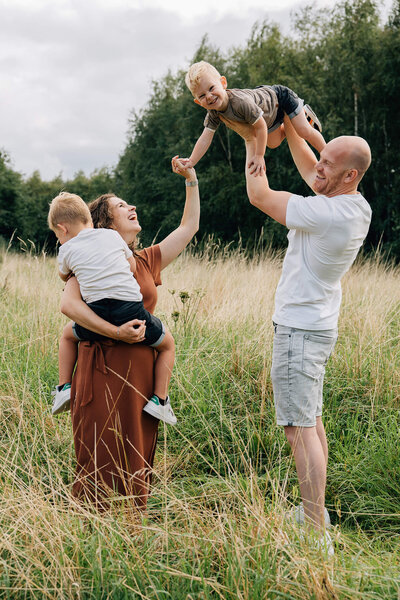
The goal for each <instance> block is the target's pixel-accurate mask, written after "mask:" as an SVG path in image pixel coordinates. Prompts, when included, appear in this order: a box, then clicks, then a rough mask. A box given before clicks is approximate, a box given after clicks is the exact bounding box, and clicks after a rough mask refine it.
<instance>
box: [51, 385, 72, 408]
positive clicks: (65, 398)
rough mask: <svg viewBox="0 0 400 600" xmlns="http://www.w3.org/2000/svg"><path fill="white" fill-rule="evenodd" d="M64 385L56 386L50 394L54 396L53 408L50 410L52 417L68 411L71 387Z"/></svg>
mask: <svg viewBox="0 0 400 600" xmlns="http://www.w3.org/2000/svg"><path fill="white" fill-rule="evenodd" d="M66 385H67V387H66ZM66 385H56V389H55V390H54V391H53V392H51V395H52V396H54V401H53V407H52V409H51V413H52V414H53V415H58V414H60V413H62V412H66V411H67V410H69V409H70V404H71V386H70V385H69V384H66Z"/></svg>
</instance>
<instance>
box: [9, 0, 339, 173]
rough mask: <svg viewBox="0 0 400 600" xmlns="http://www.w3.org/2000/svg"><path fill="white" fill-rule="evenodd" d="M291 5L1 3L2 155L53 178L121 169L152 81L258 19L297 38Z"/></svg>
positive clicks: (239, 37)
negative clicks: (132, 117) (134, 115)
mask: <svg viewBox="0 0 400 600" xmlns="http://www.w3.org/2000/svg"><path fill="white" fill-rule="evenodd" d="M299 1H300V0H299ZM302 1H303V0H302ZM291 2H293V0H280V3H279V11H278V12H277V11H276V10H275V11H271V10H268V8H267V7H268V6H270V5H271V4H272V6H276V3H275V2H273V3H270V1H269V0H250V2H248V3H247V7H248V8H247V10H244V9H243V2H242V1H240V2H239V0H230V2H229V1H225V0H220V1H219V2H218V11H217V12H216V11H215V10H214V5H215V3H213V2H212V1H211V0H202V1H201V2H199V1H198V0H197V1H196V2H194V1H191V0H190V1H187V2H185V3H182V2H179V3H178V2H177V1H175V0H168V2H165V0H152V1H151V2H148V1H144V0H112V2H111V0H84V1H81V0H52V1H50V0H0V8H1V20H0V57H1V59H0V88H1V90H2V94H1V103H2V105H1V110H0V131H1V142H0V143H1V146H2V147H3V148H4V149H5V150H7V151H8V152H9V153H10V154H11V157H12V159H13V163H14V168H15V169H17V170H19V171H21V172H23V173H25V174H28V175H29V174H30V173H31V172H32V171H33V170H35V169H38V170H39V171H40V173H41V175H42V177H44V178H46V179H48V178H51V177H53V176H55V175H58V174H59V173H60V171H62V173H63V175H64V176H65V177H70V176H72V175H73V174H74V173H75V172H76V171H78V170H80V169H83V170H84V171H85V172H86V173H90V172H92V171H93V170H94V169H95V168H100V167H102V166H104V165H107V166H111V165H113V164H115V163H116V162H117V160H118V155H119V153H120V152H122V150H123V148H124V144H125V142H126V131H127V128H128V118H129V114H130V111H131V110H132V109H135V110H136V111H138V110H139V109H141V108H142V107H143V106H144V105H145V103H146V101H147V99H148V97H149V94H150V92H151V81H152V80H157V79H159V78H160V77H161V76H163V75H164V74H166V72H167V70H168V69H172V71H174V72H176V70H178V69H180V68H186V67H187V66H188V64H189V61H190V59H191V58H192V56H193V54H194V52H195V50H196V48H197V47H198V45H199V43H200V40H201V38H202V36H203V35H204V34H205V33H208V34H209V39H210V42H211V43H213V44H215V45H216V46H217V47H219V48H221V49H227V48H229V47H231V46H232V45H242V44H244V43H245V41H246V39H247V38H248V36H249V34H250V31H251V27H252V26H253V24H254V23H255V21H256V20H260V19H263V18H266V17H269V18H271V19H272V20H275V21H278V22H280V23H283V24H284V27H285V28H286V29H287V26H288V22H289V9H288V8H285V7H287V6H289V4H290V3H291ZM321 2H331V3H332V2H333V0H321ZM321 2H320V5H321ZM177 151H179V152H181V151H184V150H182V149H177Z"/></svg>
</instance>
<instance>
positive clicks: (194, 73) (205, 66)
mask: <svg viewBox="0 0 400 600" xmlns="http://www.w3.org/2000/svg"><path fill="white" fill-rule="evenodd" d="M204 73H211V74H212V75H215V76H216V77H221V75H220V74H219V72H218V71H217V69H216V68H215V67H213V65H211V64H210V63H208V62H206V61H205V60H201V61H200V62H197V63H194V64H193V65H192V66H191V67H190V68H189V71H188V72H187V73H186V77H185V83H186V85H187V87H188V88H189V90H190V91H191V92H192V94H193V96H195V93H196V88H197V86H198V85H199V81H200V79H201V77H202V76H203V75H204Z"/></svg>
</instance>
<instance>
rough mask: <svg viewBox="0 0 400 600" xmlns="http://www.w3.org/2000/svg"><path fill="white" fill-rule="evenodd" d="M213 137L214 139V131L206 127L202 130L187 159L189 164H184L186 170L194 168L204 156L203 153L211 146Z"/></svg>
mask: <svg viewBox="0 0 400 600" xmlns="http://www.w3.org/2000/svg"><path fill="white" fill-rule="evenodd" d="M213 137H214V131H213V130H212V129H207V127H205V128H204V130H203V133H202V134H201V136H200V137H199V139H198V140H197V142H196V144H195V146H194V148H193V150H192V154H191V155H190V157H189V162H188V163H186V167H188V168H190V167H194V166H195V165H196V164H197V163H198V162H199V160H200V159H201V158H203V156H204V155H205V153H206V152H207V150H208V149H209V147H210V145H211V142H212V139H213Z"/></svg>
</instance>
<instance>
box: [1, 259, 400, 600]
mask: <svg viewBox="0 0 400 600" xmlns="http://www.w3.org/2000/svg"><path fill="white" fill-rule="evenodd" d="M0 261H1V262H0V309H1V310H0V315H1V316H0V353H1V372H0V411H1V412H0V418H1V423H2V425H1V430H0V431H1V434H0V452H1V460H0V482H1V484H0V485H1V489H2V495H1V496H2V497H1V508H0V523H1V536H0V597H4V598H12V599H14V598H60V599H61V598H77V599H78V598H79V599H80V598H82V599H83V598H84V599H86V598H96V599H98V598H116V599H119V598H143V599H153V598H157V599H164V598H173V599H174V600H175V599H180V598H185V599H188V600H189V599H197V598H199V599H200V598H207V599H208V598H210V599H211V598H223V599H230V598H231V599H232V600H233V599H246V600H247V599H259V598H268V599H269V598H271V599H272V598H273V599H275V598H276V599H278V598H279V599H281V598H288V599H289V598H318V599H319V598H330V599H332V598H351V599H353V598H360V599H361V598H362V599H364V598H368V599H369V598H371V599H372V598H398V597H399V590H400V575H399V546H400V544H399V532H400V518H399V517H400V476H399V468H398V466H399V460H400V449H399V443H398V431H399V424H400V422H399V421H400V419H399V390H400V387H399V375H400V373H399V371H400V366H399V358H398V357H399V345H400V344H399V331H400V315H399V310H400V284H399V270H398V268H396V267H394V266H392V265H389V264H385V263H383V262H382V261H380V260H379V258H377V259H372V260H365V261H359V262H358V263H357V265H356V266H355V267H354V268H353V269H352V270H351V272H350V273H348V274H347V275H346V277H345V279H344V281H343V305H342V313H341V320H340V338H339V342H338V344H337V348H336V351H335V354H334V356H333V357H332V359H331V361H330V363H329V368H328V372H327V379H326V394H325V423H326V428H327V435H328V440H329V445H330V463H329V468H328V488H327V506H328V508H329V510H330V511H331V516H332V520H333V523H334V530H333V538H334V540H335V545H336V553H335V557H334V559H333V560H331V561H328V560H326V559H325V557H324V556H323V555H321V553H319V552H317V551H315V550H314V549H313V548H312V546H310V545H309V544H307V542H306V541H304V540H302V539H301V537H300V536H299V531H298V530H297V528H296V526H294V525H293V524H292V523H291V522H288V521H287V519H285V513H286V511H287V509H288V508H289V507H290V506H291V505H292V504H293V503H296V502H298V495H299V491H298V486H297V480H296V476H295V473H294V468H293V463H292V459H291V457H290V454H289V452H288V448H287V446H286V443H285V440H284V437H283V435H282V432H281V431H280V430H279V429H278V428H276V426H275V424H274V409H273V399H272V390H271V384H270V379H269V368H270V363H271V344H272V327H271V316H272V312H273V298H274V291H275V288H276V284H277V282H278V279H279V275H280V268H281V262H280V259H279V258H278V257H276V256H274V255H273V254H268V253H266V254H264V255H262V256H259V257H257V258H252V259H250V258H248V257H247V256H246V255H245V253H244V252H241V251H237V252H232V253H231V254H229V253H226V252H225V253H224V252H216V251H215V250H214V249H213V248H208V249H206V250H205V251H204V253H203V254H202V255H201V256H197V257H195V256H192V255H191V254H190V253H186V254H184V255H183V256H182V257H180V259H178V260H177V261H175V262H174V263H173V264H172V265H171V266H170V267H169V268H168V269H167V270H166V271H165V272H164V274H163V280H164V285H163V286H162V288H160V289H159V302H158V307H157V314H160V315H161V316H163V317H164V318H165V319H166V320H167V321H168V322H169V325H170V328H171V329H172V331H173V332H174V335H175V338H176V343H177V364H176V369H175V372H174V377H173V382H172V388H171V396H172V398H173V401H174V407H175V409H176V412H177V414H178V417H179V426H178V427H177V428H176V429H172V428H167V427H162V428H161V432H160V433H161V435H160V441H159V446H158V452H157V457H156V464H155V473H154V486H153V494H152V496H151V499H150V502H149V508H148V515H147V516H146V517H141V518H139V517H138V515H137V514H135V513H134V511H133V510H132V508H131V506H130V504H129V502H125V503H121V502H120V501H118V500H117V499H116V501H115V505H114V506H113V507H112V508H111V510H110V511H109V512H108V513H106V514H98V513H96V512H95V511H94V510H93V509H92V508H91V507H88V506H81V505H79V506H78V505H77V504H76V503H75V501H74V500H73V499H72V498H71V496H70V484H71V481H72V477H73V468H74V455H73V447H72V437H71V430H70V423H69V420H68V416H61V418H59V419H53V418H52V417H51V415H50V396H49V394H50V390H51V388H52V387H53V385H54V382H55V381H56V379H57V342H58V337H59V335H60V332H61V329H62V326H63V323H64V319H63V317H62V316H61V315H60V313H59V310H58V307H59V299H60V294H61V290H62V283H61V282H60V281H59V280H58V276H57V274H56V266H55V260H54V259H53V258H48V257H45V256H39V257H36V256H33V255H30V254H26V255H14V254H9V253H8V254H7V253H5V252H3V253H2V254H1V255H0ZM171 291H174V293H171ZM172 315H173V316H172Z"/></svg>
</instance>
